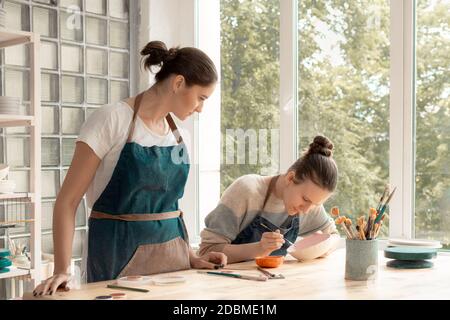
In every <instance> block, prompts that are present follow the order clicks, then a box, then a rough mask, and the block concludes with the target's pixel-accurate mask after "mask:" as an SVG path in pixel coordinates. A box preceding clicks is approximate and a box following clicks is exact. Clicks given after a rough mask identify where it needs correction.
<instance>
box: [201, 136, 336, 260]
mask: <svg viewBox="0 0 450 320" xmlns="http://www.w3.org/2000/svg"><path fill="white" fill-rule="evenodd" d="M332 153H333V144H332V143H331V141H330V140H328V138H326V137H324V136H316V137H315V138H314V141H313V142H312V143H311V144H310V145H309V149H308V150H307V151H306V152H305V153H304V154H303V155H302V156H301V157H300V158H299V159H298V160H297V161H296V162H295V163H294V164H293V165H292V166H291V167H290V168H289V170H288V171H287V172H286V173H284V174H282V175H277V176H273V177H266V176H260V175H256V174H250V175H245V176H242V177H240V178H238V179H237V180H236V181H234V182H233V183H232V184H231V185H230V186H229V187H228V188H227V189H226V190H225V192H224V193H223V195H222V198H221V199H220V201H219V204H218V206H217V207H216V208H215V209H214V210H213V211H212V212H210V213H209V214H208V216H207V217H206V218H205V226H206V227H205V229H204V230H202V232H201V234H200V235H201V240H202V241H201V244H200V249H199V255H204V254H207V253H208V252H211V251H218V252H223V253H224V254H225V255H227V257H228V263H233V262H240V261H245V260H251V259H254V258H255V257H260V256H266V255H286V254H287V248H288V247H289V243H288V242H287V241H285V239H288V240H289V241H290V242H292V243H294V242H295V241H296V239H297V237H298V236H301V237H304V236H307V235H310V234H312V233H315V232H323V233H329V234H333V240H335V241H332V243H333V245H332V246H331V247H330V251H329V252H327V254H329V253H330V252H331V251H332V250H334V249H335V246H336V244H337V241H336V240H337V239H338V238H339V234H338V232H337V230H336V226H335V224H334V220H333V219H332V218H331V217H330V216H329V215H328V214H327V213H326V212H325V209H324V207H323V203H324V202H325V201H326V200H327V199H328V198H329V197H330V196H331V195H332V194H333V192H334V190H335V189H336V185H337V180H338V168H337V165H336V162H335V161H334V159H333V157H332ZM269 229H270V230H271V231H273V232H271V231H269ZM327 254H325V255H327Z"/></svg>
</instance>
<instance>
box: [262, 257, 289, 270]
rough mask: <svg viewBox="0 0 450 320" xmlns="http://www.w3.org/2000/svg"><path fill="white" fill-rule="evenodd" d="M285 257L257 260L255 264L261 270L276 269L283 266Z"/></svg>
mask: <svg viewBox="0 0 450 320" xmlns="http://www.w3.org/2000/svg"><path fill="white" fill-rule="evenodd" d="M283 261H284V256H265V257H259V258H256V259H255V262H256V264H257V265H258V266H260V267H261V268H276V267H279V266H281V265H282V264H283Z"/></svg>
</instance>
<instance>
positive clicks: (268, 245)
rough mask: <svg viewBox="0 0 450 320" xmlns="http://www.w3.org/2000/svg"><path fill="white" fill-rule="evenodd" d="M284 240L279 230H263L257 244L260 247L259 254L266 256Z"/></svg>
mask: <svg viewBox="0 0 450 320" xmlns="http://www.w3.org/2000/svg"><path fill="white" fill-rule="evenodd" d="M284 242H285V240H284V237H283V235H282V234H281V233H280V230H277V231H276V232H264V233H263V234H262V237H261V240H260V241H259V246H260V247H261V255H262V256H267V255H269V254H270V253H272V252H273V251H275V250H278V249H280V248H281V247H282V246H283V244H284Z"/></svg>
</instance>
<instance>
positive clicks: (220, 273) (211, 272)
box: [197, 270, 267, 281]
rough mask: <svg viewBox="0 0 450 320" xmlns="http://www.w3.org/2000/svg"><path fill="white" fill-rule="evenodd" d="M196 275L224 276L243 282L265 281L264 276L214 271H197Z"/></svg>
mask: <svg viewBox="0 0 450 320" xmlns="http://www.w3.org/2000/svg"><path fill="white" fill-rule="evenodd" d="M197 272H198V273H203V274H209V275H213V276H224V277H230V278H238V279H245V280H255V281H267V277H266V276H262V275H261V276H249V275H245V274H237V273H227V272H214V271H201V270H199V271H197Z"/></svg>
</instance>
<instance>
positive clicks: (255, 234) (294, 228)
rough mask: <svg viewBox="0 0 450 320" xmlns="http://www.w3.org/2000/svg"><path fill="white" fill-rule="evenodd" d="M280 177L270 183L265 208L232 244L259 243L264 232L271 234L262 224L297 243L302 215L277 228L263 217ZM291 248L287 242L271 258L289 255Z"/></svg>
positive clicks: (290, 218)
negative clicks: (262, 214) (288, 250)
mask: <svg viewBox="0 0 450 320" xmlns="http://www.w3.org/2000/svg"><path fill="white" fill-rule="evenodd" d="M278 178H279V176H275V177H272V179H271V180H270V183H269V188H268V189H267V193H266V196H265V199H264V203H263V207H262V209H261V211H260V212H259V213H258V215H257V216H256V217H255V218H254V219H253V220H252V222H250V224H249V225H248V226H247V227H246V228H245V229H244V230H242V231H241V232H240V233H239V234H238V235H237V237H236V239H234V240H233V241H232V242H231V244H244V243H254V242H259V241H260V240H261V238H262V235H263V233H264V232H270V231H268V230H267V229H266V228H265V227H263V226H262V225H261V224H264V225H265V226H267V227H269V228H270V229H271V230H273V231H275V230H277V229H278V230H280V233H281V234H282V235H283V236H284V238H285V239H288V240H289V241H291V242H292V243H294V242H295V240H296V239H297V237H298V235H299V230H300V226H299V219H300V215H298V214H296V215H294V216H288V217H287V219H286V220H285V221H284V223H283V224H282V225H281V226H276V225H274V224H273V223H272V222H270V221H269V220H267V219H266V218H264V217H263V216H261V213H262V212H263V211H264V207H265V206H266V203H267V200H269V197H270V195H271V194H272V193H273V191H274V189H275V184H276V182H277V180H278ZM288 248H289V242H287V241H286V242H285V243H284V244H283V246H282V247H281V248H280V249H278V250H275V251H273V252H272V253H270V255H271V256H280V255H282V256H285V255H287V249H288Z"/></svg>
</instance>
